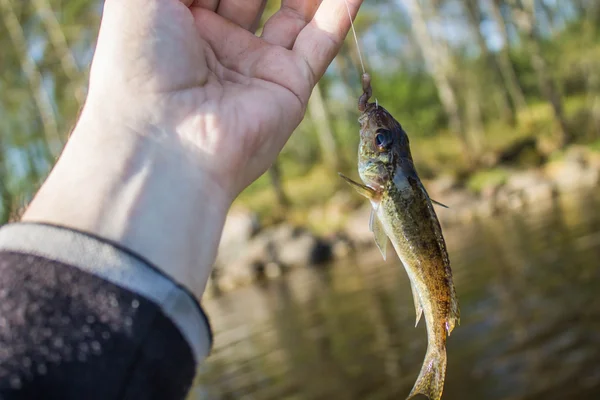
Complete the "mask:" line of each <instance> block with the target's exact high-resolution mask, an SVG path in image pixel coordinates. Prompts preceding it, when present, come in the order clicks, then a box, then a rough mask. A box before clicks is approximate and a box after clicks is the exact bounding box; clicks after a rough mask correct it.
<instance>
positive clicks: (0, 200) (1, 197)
mask: <svg viewBox="0 0 600 400" xmlns="http://www.w3.org/2000/svg"><path fill="white" fill-rule="evenodd" d="M5 149H6V147H3V146H2V142H1V141H0V225H2V224H5V223H7V222H8V219H9V217H10V215H11V212H12V207H13V201H12V196H11V194H10V192H9V191H8V187H7V185H6V181H7V180H8V179H7V173H6V162H5V160H4V150H5Z"/></svg>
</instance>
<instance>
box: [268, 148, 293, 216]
mask: <svg viewBox="0 0 600 400" xmlns="http://www.w3.org/2000/svg"><path fill="white" fill-rule="evenodd" d="M269 177H270V178H271V184H272V185H273V190H274V191H275V196H276V197H277V203H278V204H279V206H280V207H281V208H282V209H283V210H287V209H288V208H289V207H290V200H289V197H288V196H287V194H286V193H285V190H284V189H283V184H282V182H281V169H280V168H279V161H277V160H276V161H275V162H274V163H273V165H271V168H269Z"/></svg>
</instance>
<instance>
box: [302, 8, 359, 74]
mask: <svg viewBox="0 0 600 400" xmlns="http://www.w3.org/2000/svg"><path fill="white" fill-rule="evenodd" d="M362 2H363V0H323V2H322V3H321V5H320V6H319V9H318V10H317V12H316V13H315V16H314V17H313V19H312V20H311V21H310V22H309V24H308V25H306V27H305V28H304V29H303V30H302V32H300V34H299V35H298V38H297V39H296V43H295V44H294V47H293V50H294V52H295V53H296V54H298V55H300V56H301V57H303V58H304V60H305V61H306V63H307V64H308V67H309V68H310V71H311V73H312V77H313V79H314V82H312V84H313V85H314V84H316V83H317V81H318V80H319V79H321V77H322V76H323V74H324V73H325V70H326V69H327V67H328V66H329V64H330V63H331V61H333V58H334V57H335V55H336V54H337V52H338V51H339V49H340V47H341V45H342V43H343V42H344V38H345V37H346V35H347V34H348V31H349V30H350V18H349V16H348V9H349V10H350V14H351V16H352V19H354V18H355V17H356V14H357V13H358V9H359V8H360V5H361V4H362Z"/></svg>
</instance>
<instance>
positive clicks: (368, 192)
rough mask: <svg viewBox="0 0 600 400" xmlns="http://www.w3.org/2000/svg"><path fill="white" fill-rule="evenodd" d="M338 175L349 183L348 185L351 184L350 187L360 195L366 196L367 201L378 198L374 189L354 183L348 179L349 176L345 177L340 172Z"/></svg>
mask: <svg viewBox="0 0 600 400" xmlns="http://www.w3.org/2000/svg"><path fill="white" fill-rule="evenodd" d="M338 175H339V176H341V177H342V179H344V180H345V181H346V182H348V184H350V186H352V187H353V188H354V190H356V191H357V192H358V193H359V194H361V195H363V196H365V197H366V198H367V199H369V200H373V199H375V198H376V197H377V192H375V190H374V189H372V188H370V187H368V186H366V185H363V184H362V183H358V182H354V181H353V180H352V179H350V178H348V177H347V176H344V175H343V174H341V173H340V172H338Z"/></svg>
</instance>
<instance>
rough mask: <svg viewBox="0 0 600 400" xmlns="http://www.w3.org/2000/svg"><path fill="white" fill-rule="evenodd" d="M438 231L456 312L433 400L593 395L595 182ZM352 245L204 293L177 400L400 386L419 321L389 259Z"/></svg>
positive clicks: (407, 374) (599, 214) (370, 394)
mask: <svg viewBox="0 0 600 400" xmlns="http://www.w3.org/2000/svg"><path fill="white" fill-rule="evenodd" d="M439 212H440V213H441V212H452V210H440V211H439ZM365 223H367V221H365ZM444 234H445V237H446V241H447V243H448V247H449V252H450V258H451V261H452V269H453V272H454V282H455V285H456V290H457V293H458V296H459V301H460V305H461V314H462V321H461V325H460V326H458V327H457V328H456V329H455V330H454V333H453V334H452V336H451V337H450V338H449V340H448V373H447V379H446V385H445V390H444V396H443V399H445V400H450V399H460V400H470V399H473V400H475V399H476V400H495V399H507V400H508V399H510V400H517V399H519V400H525V399H527V400H538V399H539V400H542V399H544V400H553V399H557V400H558V399H561V400H562V399H578V400H586V399H600V192H597V193H584V194H580V195H577V196H567V197H565V196H563V197H560V198H558V199H556V200H555V201H553V202H548V203H542V204H536V205H534V206H529V207H528V208H526V209H523V210H520V211H518V212H509V213H504V214H502V215H501V216H498V217H493V218H485V219H481V220H474V221H473V222H470V223H465V224H463V225H461V226H457V227H448V228H445V230H444ZM390 251H391V248H390ZM361 253H362V254H360V255H359V256H357V257H356V258H354V259H352V260H348V261H345V262H340V263H338V264H336V265H333V266H330V267H322V268H318V269H317V268H315V269H299V270H294V271H292V272H291V273H289V274H287V275H285V276H283V277H281V278H279V279H276V280H272V281H269V282H267V283H266V284H263V285H255V286H252V287H248V288H245V289H241V290H238V291H235V292H232V293H229V294H225V295H222V296H221V297H219V298H216V299H211V300H208V301H206V302H205V303H204V306H205V308H206V310H207V313H208V314H209V316H210V318H211V322H212V325H213V329H214V331H215V343H214V349H213V352H212V354H211V356H210V357H209V359H208V360H207V361H206V363H205V364H204V366H203V372H202V373H201V375H200V377H199V380H198V385H197V386H196V387H195V389H194V391H193V393H192V394H191V398H193V399H256V400H263V399H298V400H300V399H302V400H309V399H310V400H312V399H344V400H346V399H348V400H352V399H361V400H362V399H373V400H375V399H404V398H406V396H407V394H408V393H409V391H410V389H411V388H412V385H413V383H414V381H415V379H416V377H417V374H418V372H419V370H420V368H421V363H422V361H423V357H424V355H425V348H426V344H427V339H426V333H425V324H424V321H421V322H420V324H419V326H418V327H417V328H414V320H415V310H414V306H413V300H412V295H411V291H410V287H409V283H408V279H407V276H406V273H405V272H404V269H403V268H402V266H401V264H400V261H399V260H398V258H397V257H388V261H387V262H383V261H382V259H381V256H380V255H379V253H378V252H377V251H376V250H368V251H362V252H361ZM392 254H393V253H392ZM423 399H425V397H423Z"/></svg>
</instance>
